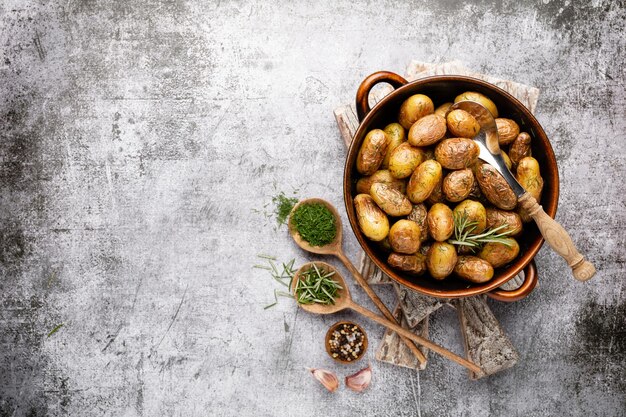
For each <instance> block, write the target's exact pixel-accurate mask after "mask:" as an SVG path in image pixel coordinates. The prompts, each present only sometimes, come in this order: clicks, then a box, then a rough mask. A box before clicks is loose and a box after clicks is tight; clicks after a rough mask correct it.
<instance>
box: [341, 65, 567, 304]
mask: <svg viewBox="0 0 626 417" xmlns="http://www.w3.org/2000/svg"><path fill="white" fill-rule="evenodd" d="M381 82H385V83H389V84H391V85H392V86H393V87H394V88H395V90H394V91H392V92H391V93H389V94H388V95H387V96H385V97H384V98H383V99H382V100H381V101H379V102H378V104H376V106H374V108H373V109H370V107H369V102H368V98H369V92H370V91H371V89H372V88H373V87H374V86H375V85H376V84H378V83H381ZM464 91H477V92H479V93H482V94H484V95H486V96H487V97H489V98H490V99H491V100H492V101H493V102H495V104H496V106H497V107H498V110H499V111H500V117H507V118H510V119H513V120H515V121H516V122H517V123H518V124H519V126H520V129H521V130H522V131H526V132H528V133H529V134H530V135H531V137H532V138H533V141H532V145H531V146H532V154H533V157H534V158H536V159H537V161H539V165H540V166H541V174H542V176H543V180H544V187H543V193H542V196H541V201H540V202H539V203H540V204H541V205H542V206H543V209H544V211H545V212H546V213H547V214H548V215H549V216H550V217H552V218H554V216H555V215H556V208H557V203H558V200H559V172H558V169H557V164H556V157H555V156H554V151H553V150H552V146H551V145H550V141H549V140H548V137H547V136H546V133H545V132H544V131H543V129H542V128H541V125H540V124H539V122H538V121H537V119H535V117H534V116H533V115H532V114H531V113H530V111H528V109H527V108H526V107H524V105H523V104H522V103H520V102H519V100H517V99H516V98H515V97H513V96H512V95H510V94H509V93H507V92H506V91H504V90H502V89H501V88H498V87H496V86H495V85H493V84H489V83H487V82H485V81H482V80H478V79H475V78H471V77H465V76H457V75H440V76H433V77H426V78H423V79H419V80H417V81H413V82H410V83H409V82H407V81H406V80H405V79H404V78H402V77H400V76H399V75H397V74H394V73H391V72H385V71H381V72H377V73H374V74H372V75H370V76H369V77H367V78H365V80H364V81H363V82H362V83H361V85H360V87H359V89H358V91H357V96H356V108H357V113H358V117H359V122H360V125H359V128H358V129H357V131H356V133H355V135H354V139H353V140H352V143H351V144H350V149H349V151H348V156H347V158H346V165H345V169H344V178H343V181H344V182H343V196H344V201H345V205H346V212H347V214H348V219H349V220H350V226H351V227H352V230H353V232H354V234H355V235H356V238H357V240H358V242H359V243H360V245H361V247H362V248H363V250H364V251H365V253H366V254H367V255H368V256H369V257H370V258H371V259H372V260H373V261H374V263H375V264H376V265H377V266H378V267H379V268H380V269H381V270H382V271H383V272H384V273H385V274H387V275H388V276H389V277H390V278H391V279H393V280H394V281H396V282H398V283H399V284H402V285H404V286H406V287H408V288H410V289H412V290H415V291H418V292H421V293H422V294H426V295H430V296H433V297H441V298H459V297H470V296H473V295H478V294H484V293H487V295H489V296H490V297H492V298H496V299H498V300H501V301H515V300H519V299H521V298H524V297H525V296H526V295H528V294H529V293H530V292H531V291H532V290H533V288H534V287H535V284H536V283H537V270H536V267H535V264H534V261H533V258H534V256H535V255H536V254H537V252H538V251H539V248H541V245H543V237H542V236H541V233H540V232H539V229H538V228H537V226H536V225H535V223H526V224H524V232H523V234H522V235H521V236H520V237H519V238H518V243H519V244H520V254H519V256H518V257H517V259H515V260H514V261H513V262H511V263H510V264H509V265H507V266H505V267H503V268H498V269H497V270H496V272H495V275H494V277H493V279H492V280H490V281H489V282H486V283H484V284H470V283H467V282H465V281H461V280H460V279H457V278H454V277H449V278H447V279H445V280H443V281H438V280H434V279H432V278H431V277H430V276H428V274H424V275H422V276H419V277H413V276H410V275H408V274H406V273H403V272H401V271H398V270H396V269H393V268H391V267H390V266H389V265H388V264H387V254H386V253H385V252H384V251H383V250H382V249H381V248H380V247H379V246H378V245H376V244H375V242H372V241H370V240H369V239H367V238H366V237H365V235H364V234H363V233H362V232H361V230H360V228H359V225H358V222H357V216H356V212H355V209H354V201H353V199H354V197H355V196H356V194H357V193H356V181H357V180H358V178H359V177H360V176H361V175H359V173H358V172H357V171H356V158H357V154H358V152H359V149H360V147H361V144H362V143H363V140H364V139H365V135H366V134H367V132H369V131H370V130H372V129H376V128H379V129H383V128H384V127H385V126H386V125H387V124H389V123H392V122H397V115H398V110H399V108H400V105H401V104H402V102H403V101H404V100H406V99H407V98H408V97H410V96H412V95H413V94H418V93H421V94H426V95H427V96H429V97H430V98H431V99H432V100H433V101H434V103H435V107H437V106H438V105H440V104H442V103H444V102H446V101H452V100H454V98H455V97H456V96H457V95H458V94H460V93H462V92H464ZM522 270H523V271H524V273H525V282H524V284H522V287H520V288H519V289H518V290H515V291H504V290H501V289H498V287H500V286H501V285H502V284H504V283H505V282H507V281H509V280H510V279H512V278H513V277H515V276H516V275H517V274H518V273H520V272H521V271H522Z"/></svg>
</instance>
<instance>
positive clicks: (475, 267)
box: [454, 256, 493, 284]
mask: <svg viewBox="0 0 626 417" xmlns="http://www.w3.org/2000/svg"><path fill="white" fill-rule="evenodd" d="M454 273H455V274H456V275H458V276H459V277H460V278H462V279H464V280H465V281H469V282H471V283H474V284H482V283H484V282H487V281H489V280H490V279H491V278H493V266H492V265H491V264H490V263H489V262H487V261H485V260H484V259H481V258H478V257H476V256H459V259H458V260H457V262H456V265H455V267H454Z"/></svg>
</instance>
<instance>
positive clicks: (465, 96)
mask: <svg viewBox="0 0 626 417" xmlns="http://www.w3.org/2000/svg"><path fill="white" fill-rule="evenodd" d="M464 100H468V101H474V102H476V103H478V104H482V105H483V106H484V107H485V108H486V109H487V110H489V113H491V115H492V116H493V118H494V119H495V118H497V117H498V108H497V107H496V105H495V103H494V102H493V101H491V100H490V99H489V98H487V97H486V96H484V95H482V94H480V93H477V92H475V91H466V92H464V93H462V94H459V95H458V96H456V98H455V99H454V102H455V103H458V102H459V101H464Z"/></svg>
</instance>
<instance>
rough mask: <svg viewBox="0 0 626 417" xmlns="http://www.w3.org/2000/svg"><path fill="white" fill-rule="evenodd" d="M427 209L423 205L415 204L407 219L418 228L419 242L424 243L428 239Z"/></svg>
mask: <svg viewBox="0 0 626 417" xmlns="http://www.w3.org/2000/svg"><path fill="white" fill-rule="evenodd" d="M427 216H428V209H427V208H426V205H424V204H423V203H419V204H415V205H414V206H413V209H412V210H411V213H410V214H409V215H408V217H407V219H408V220H411V221H414V222H415V223H417V225H418V226H419V227H420V232H421V233H420V241H421V242H425V241H426V240H427V239H428V222H427V221H426V219H427Z"/></svg>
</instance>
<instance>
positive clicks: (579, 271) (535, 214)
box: [518, 192, 596, 281]
mask: <svg viewBox="0 0 626 417" xmlns="http://www.w3.org/2000/svg"><path fill="white" fill-rule="evenodd" d="M518 201H519V204H520V206H521V207H522V208H523V209H524V210H526V212H527V213H528V215H529V216H530V217H532V218H533V220H534V221H535V223H537V227H538V228H539V231H540V232H541V234H542V235H543V237H544V239H545V240H546V242H548V244H549V245H550V246H551V247H552V249H554V251H555V252H556V253H558V254H559V255H561V257H563V259H565V260H566V261H567V263H568V264H569V266H570V267H571V268H572V273H573V274H574V278H576V279H577V280H579V281H587V280H588V279H591V277H593V276H594V275H595V273H596V268H595V267H594V266H593V264H592V263H591V262H589V261H587V260H585V257H584V256H583V255H581V254H580V253H579V252H578V250H577V249H576V246H574V242H572V238H571V237H570V236H569V234H568V233H567V232H566V231H565V229H563V226H561V225H560V224H559V223H558V222H557V221H556V220H554V219H553V218H552V217H550V216H548V215H547V214H546V212H545V211H543V208H542V207H541V206H540V205H539V203H537V200H535V198H534V197H533V196H532V195H530V194H529V193H528V192H526V193H524V194H522V196H521V197H520V198H519V200H518Z"/></svg>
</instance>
